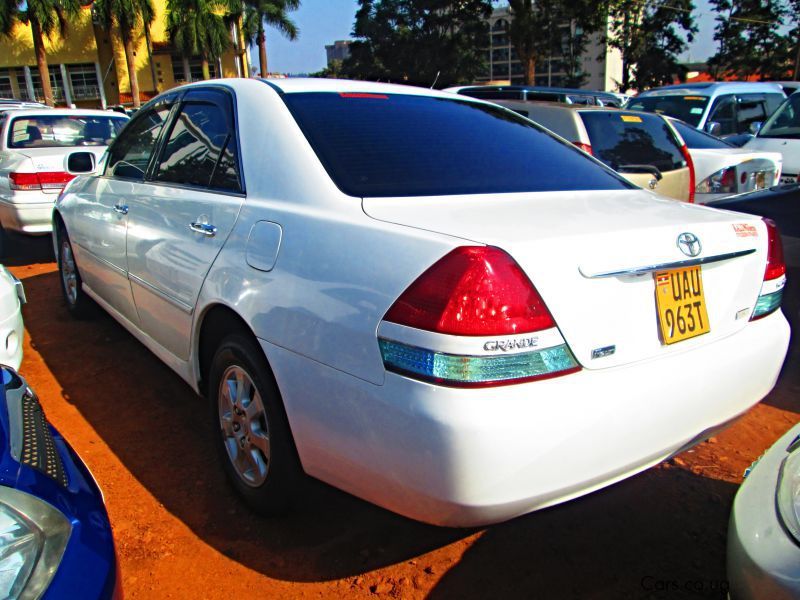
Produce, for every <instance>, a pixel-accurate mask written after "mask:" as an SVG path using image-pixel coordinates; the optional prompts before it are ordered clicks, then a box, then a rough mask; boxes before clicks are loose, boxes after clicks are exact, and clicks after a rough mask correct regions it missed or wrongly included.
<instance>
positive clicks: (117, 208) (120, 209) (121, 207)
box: [114, 204, 128, 215]
mask: <svg viewBox="0 0 800 600" xmlns="http://www.w3.org/2000/svg"><path fill="white" fill-rule="evenodd" d="M114 212H115V213H119V214H121V215H127V214H128V205H127V204H115V205H114Z"/></svg>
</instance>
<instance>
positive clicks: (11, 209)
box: [0, 108, 128, 235]
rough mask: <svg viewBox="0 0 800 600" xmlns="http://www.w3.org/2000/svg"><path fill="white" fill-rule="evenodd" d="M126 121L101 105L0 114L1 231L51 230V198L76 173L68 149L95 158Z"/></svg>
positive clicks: (97, 157)
mask: <svg viewBox="0 0 800 600" xmlns="http://www.w3.org/2000/svg"><path fill="white" fill-rule="evenodd" d="M127 122H128V118H127V117H125V116H124V115H114V114H109V113H108V112H106V111H99V110H75V109H72V110H70V109H55V110H54V109H51V108H44V109H29V110H9V111H6V112H4V113H2V114H0V226H1V227H2V229H0V232H2V231H14V232H18V233H25V234H32V235H35V234H45V233H50V230H51V225H52V219H51V217H52V212H53V202H54V201H55V199H56V197H57V195H58V193H59V192H60V191H61V190H62V189H63V188H64V185H66V183H67V182H68V181H69V180H70V179H72V178H73V177H74V175H72V174H70V173H68V169H67V164H66V161H67V155H68V154H69V153H70V152H73V151H75V150H77V149H84V150H87V151H89V152H91V153H92V154H93V156H94V157H95V159H99V158H100V156H102V154H103V152H105V149H106V147H107V146H108V144H109V142H110V141H111V140H113V139H114V138H115V137H116V135H117V133H118V132H119V130H120V129H122V126H123V125H124V124H125V123H127Z"/></svg>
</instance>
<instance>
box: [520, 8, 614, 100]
mask: <svg viewBox="0 0 800 600" xmlns="http://www.w3.org/2000/svg"><path fill="white" fill-rule="evenodd" d="M508 6H509V8H510V12H511V15H512V16H513V20H512V21H511V23H510V25H509V28H508V37H509V39H510V40H511V43H512V45H513V46H514V50H515V51H516V53H517V56H518V57H519V59H520V61H521V62H522V66H523V73H525V83H527V84H533V83H534V82H535V80H534V77H535V76H536V67H537V64H538V63H539V61H540V60H542V59H546V58H548V57H551V56H558V55H562V56H564V59H565V63H566V68H567V81H566V82H565V83H566V84H568V85H575V86H576V87H580V85H582V84H583V82H584V81H585V75H583V74H582V73H581V71H580V65H581V57H582V55H583V54H584V52H585V51H586V44H587V40H588V35H587V34H589V33H592V32H594V31H597V30H598V29H599V28H600V26H601V24H602V22H603V21H602V18H603V16H604V15H605V11H604V8H603V3H602V2H596V1H594V0H509V2H508ZM564 24H566V25H567V27H566V28H565V27H563V25H564Z"/></svg>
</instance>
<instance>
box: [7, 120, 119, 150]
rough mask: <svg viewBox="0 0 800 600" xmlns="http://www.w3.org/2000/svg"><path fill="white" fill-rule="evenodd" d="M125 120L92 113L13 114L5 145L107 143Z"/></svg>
mask: <svg viewBox="0 0 800 600" xmlns="http://www.w3.org/2000/svg"><path fill="white" fill-rule="evenodd" d="M127 122H128V119H127V118H124V117H111V116H109V117H105V116H96V115H91V116H82V115H47V116H37V117H30V116H23V117H17V118H16V119H14V120H13V121H12V122H11V125H10V126H9V128H8V147H9V148H59V147H62V146H107V145H108V144H109V143H110V142H111V140H113V139H114V138H115V137H117V133H119V131H120V129H122V126H123V125H125V123H127Z"/></svg>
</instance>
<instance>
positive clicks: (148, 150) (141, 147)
mask: <svg viewBox="0 0 800 600" xmlns="http://www.w3.org/2000/svg"><path fill="white" fill-rule="evenodd" d="M170 108H171V105H169V104H167V103H163V102H162V103H160V104H157V105H156V106H153V107H151V108H146V109H144V111H143V112H141V113H140V114H137V115H136V117H135V118H134V119H133V120H132V121H131V123H130V125H129V126H128V127H127V128H126V129H125V131H123V132H122V135H120V137H119V139H118V140H116V142H115V143H114V144H113V145H112V146H111V148H110V150H109V158H108V165H107V166H106V175H112V176H114V177H123V178H125V179H136V180H140V181H141V180H143V179H144V176H145V172H146V171H147V165H148V163H149V162H150V158H151V157H152V155H153V151H154V149H155V145H156V141H158V136H159V134H160V133H161V129H162V128H163V127H164V122H165V121H166V119H167V117H168V116H169V111H170Z"/></svg>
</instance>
